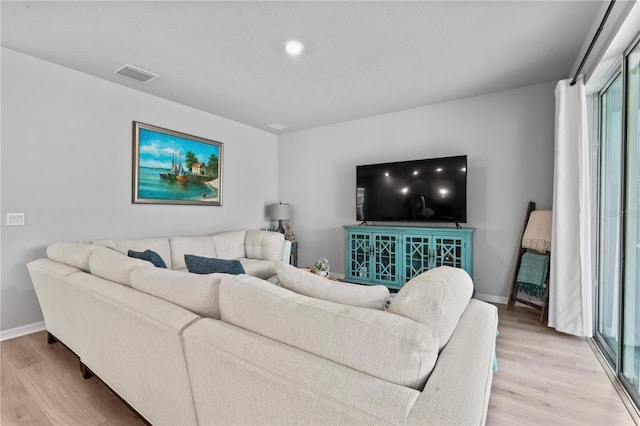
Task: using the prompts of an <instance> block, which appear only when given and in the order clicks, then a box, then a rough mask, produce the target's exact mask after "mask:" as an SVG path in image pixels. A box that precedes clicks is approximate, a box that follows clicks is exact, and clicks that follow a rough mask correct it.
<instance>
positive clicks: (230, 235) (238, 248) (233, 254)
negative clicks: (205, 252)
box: [213, 229, 247, 259]
mask: <svg viewBox="0 0 640 426" xmlns="http://www.w3.org/2000/svg"><path fill="white" fill-rule="evenodd" d="M246 236H247V230H246V229H242V230H239V231H229V232H220V233H218V234H213V244H214V246H215V248H216V256H217V257H219V258H221V259H240V258H243V257H247V253H246V250H245V247H244V243H245V237H246Z"/></svg>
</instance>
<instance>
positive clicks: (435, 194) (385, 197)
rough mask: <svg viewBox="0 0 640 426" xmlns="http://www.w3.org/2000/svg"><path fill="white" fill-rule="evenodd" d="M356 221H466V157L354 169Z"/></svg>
mask: <svg viewBox="0 0 640 426" xmlns="http://www.w3.org/2000/svg"><path fill="white" fill-rule="evenodd" d="M356 175H357V178H356V216H357V220H359V221H367V222H369V221H370V222H374V221H389V222H456V223H464V222H466V221H467V156H466V155H459V156H455V157H444V158H428V159H423V160H413V161H400V162H395V163H382V164H367V165H361V166H357V167H356Z"/></svg>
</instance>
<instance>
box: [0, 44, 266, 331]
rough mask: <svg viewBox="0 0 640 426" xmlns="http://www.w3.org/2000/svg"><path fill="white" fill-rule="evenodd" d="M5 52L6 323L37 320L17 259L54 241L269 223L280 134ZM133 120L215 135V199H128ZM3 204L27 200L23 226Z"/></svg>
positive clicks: (16, 207)
mask: <svg viewBox="0 0 640 426" xmlns="http://www.w3.org/2000/svg"><path fill="white" fill-rule="evenodd" d="M1 55H2V115H1V117H2V132H1V136H2V156H1V161H2V163H1V166H2V170H1V173H2V175H1V181H2V194H1V197H2V200H1V201H2V202H1V215H0V220H1V221H2V222H0V223H2V225H3V226H2V235H1V240H2V241H1V243H2V244H1V253H2V260H1V262H2V281H1V296H0V297H1V318H0V328H1V329H2V330H8V329H13V328H16V327H19V326H24V325H28V324H32V323H37V322H39V321H42V313H41V312H40V307H39V305H38V301H37V299H36V296H35V293H34V290H33V287H32V285H31V281H30V279H29V276H28V274H27V270H26V267H25V264H26V263H27V262H29V261H30V260H33V259H36V258H39V257H43V256H44V255H45V248H46V247H47V245H49V244H50V243H52V242H54V241H58V240H62V241H68V240H85V239H94V238H103V237H113V238H118V237H145V236H162V235H177V234H197V233H203V232H215V231H219V230H227V229H235V228H240V227H256V228H257V227H262V226H265V225H267V224H268V221H267V220H268V219H267V218H266V217H265V215H264V212H265V205H267V204H270V203H273V202H276V201H278V199H277V195H278V182H277V179H278V176H277V168H278V165H277V161H278V158H277V142H278V141H277V136H275V135H273V134H270V133H267V132H263V131H260V130H258V129H255V128H252V127H249V126H245V125H243V124H239V123H237V122H234V121H231V120H228V119H225V118H222V117H218V116H214V115H211V114H208V113H205V112H202V111H199V110H195V109H193V108H188V107H186V106H183V105H179V104H176V103H173V102H169V101H167V100H164V99H161V98H157V97H154V96H150V95H147V94H144V93H142V92H138V91H136V90H132V89H129V88H126V87H123V86H119V85H117V84H113V83H110V82H107V81H103V80H100V79H97V78H95V77H92V76H89V75H87V74H82V73H79V72H76V71H73V70H71V69H68V68H64V67H61V66H58V65H55V64H52V63H49V62H46V61H42V60H40V59H36V58H33V57H30V56H26V55H23V54H21V53H18V52H15V51H12V50H8V49H4V48H3V49H2V51H1ZM152 84H153V83H152ZM134 120H135V121H141V122H144V123H148V124H154V125H158V126H161V127H165V128H168V129H172V130H177V131H181V132H185V133H189V134H193V135H197V136H201V137H204V138H209V139H214V140H217V141H221V142H223V143H224V181H223V206H221V207H209V206H171V205H169V206H166V205H142V204H135V205H134V204H131V178H132V176H131V173H132V172H131V169H132V167H131V161H132V159H131V157H132V140H131V138H132V121H134ZM7 212H24V213H25V214H26V226H24V227H6V226H4V223H5V217H6V213H7Z"/></svg>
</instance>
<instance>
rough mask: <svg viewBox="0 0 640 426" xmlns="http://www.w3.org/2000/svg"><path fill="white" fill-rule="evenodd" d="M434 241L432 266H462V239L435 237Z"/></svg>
mask: <svg viewBox="0 0 640 426" xmlns="http://www.w3.org/2000/svg"><path fill="white" fill-rule="evenodd" d="M434 242H435V244H434V264H433V267H434V268H435V267H437V266H451V267H454V268H462V267H464V264H463V262H464V257H463V252H464V251H463V248H464V241H463V240H462V239H460V238H449V237H435V238H434Z"/></svg>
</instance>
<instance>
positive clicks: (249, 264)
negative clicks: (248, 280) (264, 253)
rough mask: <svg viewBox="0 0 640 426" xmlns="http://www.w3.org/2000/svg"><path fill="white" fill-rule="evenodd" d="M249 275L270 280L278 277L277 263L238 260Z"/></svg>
mask: <svg viewBox="0 0 640 426" xmlns="http://www.w3.org/2000/svg"><path fill="white" fill-rule="evenodd" d="M238 260H240V263H242V267H243V268H244V270H245V272H246V274H247V275H251V276H254V277H258V278H262V279H264V280H266V279H269V278H271V277H273V276H274V275H276V262H272V261H270V260H260V259H246V258H245V259H238Z"/></svg>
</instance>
